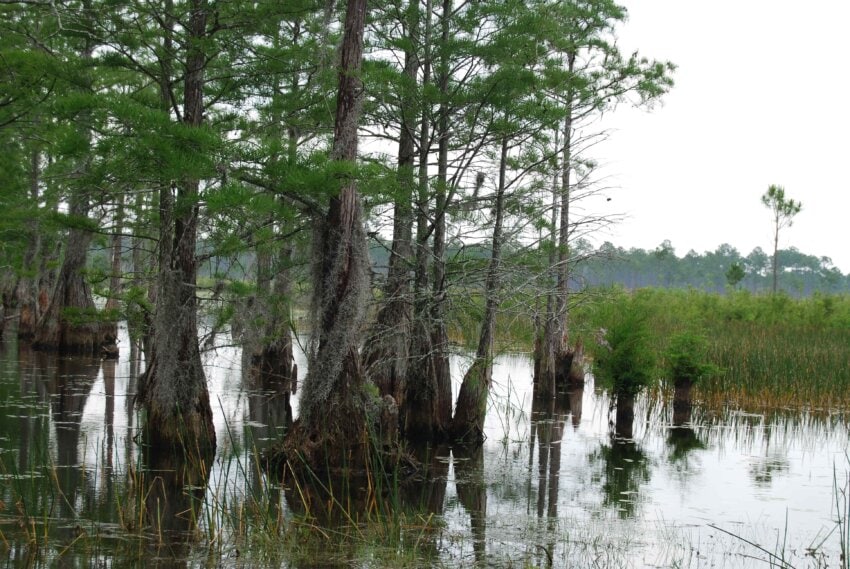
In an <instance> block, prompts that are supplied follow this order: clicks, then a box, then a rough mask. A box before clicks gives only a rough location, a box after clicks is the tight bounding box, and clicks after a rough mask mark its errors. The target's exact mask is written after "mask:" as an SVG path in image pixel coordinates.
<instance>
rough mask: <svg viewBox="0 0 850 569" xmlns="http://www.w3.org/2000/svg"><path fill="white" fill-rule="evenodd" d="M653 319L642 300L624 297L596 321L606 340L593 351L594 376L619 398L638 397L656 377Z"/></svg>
mask: <svg viewBox="0 0 850 569" xmlns="http://www.w3.org/2000/svg"><path fill="white" fill-rule="evenodd" d="M650 317H651V313H650V310H649V307H648V306H647V305H646V304H644V303H643V302H641V300H640V299H639V298H631V297H628V296H623V297H621V298H619V299H618V301H617V302H616V303H612V304H611V305H610V306H609V307H607V309H606V310H605V311H604V312H603V314H602V315H601V318H600V319H599V320H598V321H597V322H598V324H600V330H601V331H603V332H602V335H603V336H604V341H603V342H600V343H599V344H598V345H597V346H596V347H595V349H594V362H595V366H594V371H595V375H596V378H597V379H598V380H599V381H600V383H601V385H605V386H608V387H610V388H611V389H612V391H613V392H614V393H615V394H617V395H626V396H629V395H636V394H637V393H639V392H640V391H641V390H642V389H643V388H644V387H646V386H647V385H649V383H650V381H651V379H652V378H653V375H654V372H655V360H656V358H655V352H654V351H653V349H652V342H651V331H650ZM606 344H607V345H606Z"/></svg>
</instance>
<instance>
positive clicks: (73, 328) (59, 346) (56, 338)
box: [33, 1, 105, 355]
mask: <svg viewBox="0 0 850 569" xmlns="http://www.w3.org/2000/svg"><path fill="white" fill-rule="evenodd" d="M82 14H83V16H82V27H83V28H84V29H85V30H86V31H87V32H88V31H90V30H91V29H93V27H94V10H93V7H92V4H91V2H90V1H84V2H83V3H82ZM84 37H85V39H84V45H83V47H82V49H81V53H80V58H81V60H83V61H89V60H91V59H92V56H93V54H94V50H95V43H94V37H95V36H94V34H93V33H87V34H85V36H84ZM82 81H83V83H84V85H85V86H84V87H83V88H82V90H83V92H86V93H87V94H88V93H89V92H90V91H91V88H92V80H91V78H90V77H83V78H82ZM76 120H77V123H78V124H80V125H81V127H80V128H81V130H82V133H83V136H84V137H85V139H86V141H87V143H88V145H89V147H91V140H92V136H93V134H92V133H93V129H92V126H93V125H92V118H91V113H90V112H87V111H84V112H82V113H80V116H78V117H77V119H76ZM90 162H91V155H90V154H89V153H88V152H87V153H86V154H85V155H84V156H82V157H81V158H80V163H79V164H78V165H77V168H76V172H75V175H74V177H75V178H77V179H82V178H84V176H85V174H86V173H87V172H88V171H89V170H90ZM87 193H88V189H87V191H86V192H85V193H83V192H82V189H81V188H79V187H76V188H73V189H72V193H71V196H70V198H69V200H68V202H69V207H68V213H69V214H70V215H71V216H72V217H76V218H77V219H82V218H86V217H87V216H88V213H89V208H90V205H89V197H88V195H86V194H87ZM91 239H92V235H91V234H90V233H89V232H88V231H87V230H85V229H82V228H79V227H71V228H70V229H69V230H68V237H67V241H66V243H65V253H64V257H63V260H62V266H61V268H60V269H59V276H58V279H57V281H56V285H55V286H54V288H53V290H52V293H51V295H50V303H49V305H48V306H47V309H46V311H45V312H44V313H43V314H42V315H41V317H40V318H39V320H38V323H37V325H36V330H35V336H34V338H33V348H34V349H37V350H48V351H58V352H60V353H79V354H89V355H95V354H98V355H99V353H100V350H101V347H102V345H103V343H104V340H105V331H104V326H103V325H102V323H101V321H100V319H99V315H98V313H97V312H98V311H97V309H96V307H95V305H94V300H93V299H92V294H91V289H90V287H89V285H88V283H87V282H86V280H85V277H84V269H85V266H86V257H87V255H88V247H89V244H90V243H91Z"/></svg>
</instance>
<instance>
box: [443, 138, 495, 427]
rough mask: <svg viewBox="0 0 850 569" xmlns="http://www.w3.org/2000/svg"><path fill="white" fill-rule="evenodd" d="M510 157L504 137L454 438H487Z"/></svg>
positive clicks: (455, 421)
mask: <svg viewBox="0 0 850 569" xmlns="http://www.w3.org/2000/svg"><path fill="white" fill-rule="evenodd" d="M507 161H508V138H507V136H503V138H502V150H501V156H500V159H499V187H498V188H497V190H496V201H495V203H494V204H493V210H494V214H495V221H494V224H493V247H492V250H491V253H490V265H489V267H488V268H487V281H486V284H485V288H484V297H485V304H484V318H483V320H482V322H481V336H480V338H479V340H478V350H477V351H476V352H475V361H474V362H473V363H472V366H471V367H470V368H469V370H468V371H467V372H466V375H465V376H464V377H463V383H462V384H461V386H460V393H458V396H457V404H456V405H455V416H454V420H453V421H452V436H453V437H454V438H455V440H459V441H463V442H470V443H480V442H483V441H484V418H485V416H486V414H487V397H488V396H489V395H490V385H491V384H492V382H493V342H494V336H495V329H496V309H497V308H498V298H497V295H498V293H499V286H500V285H499V281H500V275H499V271H500V270H501V266H502V220H503V218H504V209H505V171H506V169H507Z"/></svg>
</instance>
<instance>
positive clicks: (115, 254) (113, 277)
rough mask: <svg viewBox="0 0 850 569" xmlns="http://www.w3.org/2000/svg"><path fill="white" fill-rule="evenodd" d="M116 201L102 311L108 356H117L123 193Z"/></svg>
mask: <svg viewBox="0 0 850 569" xmlns="http://www.w3.org/2000/svg"><path fill="white" fill-rule="evenodd" d="M117 199H118V203H117V204H116V205H115V224H114V227H113V229H112V231H113V233H112V243H111V253H112V271H111V274H110V276H109V298H107V299H106V305H105V306H104V309H105V310H104V312H105V313H106V316H107V318H108V319H109V321H108V322H105V323H104V324H103V327H104V338H105V342H106V343H105V345H104V355H105V356H107V357H110V358H114V357H118V345H117V342H118V309H119V306H120V303H119V298H120V296H121V277H122V271H121V252H122V251H121V249H122V238H123V236H122V235H121V234H122V232H123V231H124V194H123V193H119V194H118V195H117Z"/></svg>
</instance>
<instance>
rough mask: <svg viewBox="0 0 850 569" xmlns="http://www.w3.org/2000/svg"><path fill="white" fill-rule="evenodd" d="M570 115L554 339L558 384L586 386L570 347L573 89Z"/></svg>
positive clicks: (571, 59)
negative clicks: (583, 384)
mask: <svg viewBox="0 0 850 569" xmlns="http://www.w3.org/2000/svg"><path fill="white" fill-rule="evenodd" d="M575 61H576V54H575V53H569V54H568V55H567V69H568V71H569V72H570V73H572V72H573V69H574V68H575ZM565 104H566V111H567V116H566V117H565V119H564V146H563V159H562V164H561V168H562V169H561V177H562V180H561V194H560V199H561V207H560V210H561V211H560V214H561V216H560V224H559V228H558V265H557V266H558V280H557V294H556V307H555V310H556V314H557V317H556V320H555V323H556V327H555V328H556V329H555V338H554V341H555V343H554V347H555V353H554V362H555V382H556V383H559V384H567V385H579V384H582V383H584V370H583V366H584V362H583V359H584V357H583V351H582V350H581V347H580V346H570V343H569V289H570V282H569V281H570V271H569V260H570V251H569V241H570V197H571V190H572V182H571V180H570V171H571V170H572V143H573V104H574V95H573V92H572V87H568V89H567V99H566V103H565Z"/></svg>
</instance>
